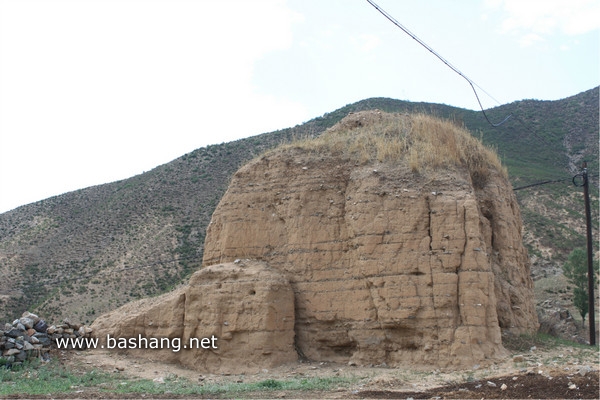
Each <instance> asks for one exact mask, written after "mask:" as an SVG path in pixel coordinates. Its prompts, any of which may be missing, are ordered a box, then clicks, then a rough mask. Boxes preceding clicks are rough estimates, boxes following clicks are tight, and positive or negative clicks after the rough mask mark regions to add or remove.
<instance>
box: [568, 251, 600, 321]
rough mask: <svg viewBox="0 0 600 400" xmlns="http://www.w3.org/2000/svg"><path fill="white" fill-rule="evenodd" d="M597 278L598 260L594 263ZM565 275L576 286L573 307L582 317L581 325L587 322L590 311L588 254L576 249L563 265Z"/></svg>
mask: <svg viewBox="0 0 600 400" xmlns="http://www.w3.org/2000/svg"><path fill="white" fill-rule="evenodd" d="M594 270H595V271H596V273H595V275H596V276H595V277H596V278H597V277H598V273H597V270H598V260H596V261H594ZM563 273H564V274H565V277H566V278H567V280H568V281H569V282H570V283H571V284H572V285H573V286H574V288H573V305H575V307H576V308H577V310H579V314H580V315H581V319H582V322H581V325H582V326H583V324H584V322H585V316H586V315H587V313H588V311H589V304H588V265H587V253H586V251H585V250H583V249H581V248H577V249H574V250H573V251H572V252H571V254H569V258H568V259H567V261H566V262H565V263H564V265H563Z"/></svg>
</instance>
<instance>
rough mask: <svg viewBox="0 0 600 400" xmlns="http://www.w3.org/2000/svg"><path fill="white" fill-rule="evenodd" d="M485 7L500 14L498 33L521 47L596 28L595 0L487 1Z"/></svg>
mask: <svg viewBox="0 0 600 400" xmlns="http://www.w3.org/2000/svg"><path fill="white" fill-rule="evenodd" d="M485 6H486V7H487V8H488V9H493V10H495V11H496V12H497V10H498V9H500V10H501V11H503V15H502V17H501V18H502V22H501V25H500V32H501V33H504V34H511V35H514V36H517V37H519V39H518V40H519V42H520V43H521V45H522V46H530V45H533V44H535V43H538V42H540V41H543V39H544V37H546V36H548V35H551V34H554V33H560V34H565V35H568V36H576V35H581V34H585V33H588V32H591V31H594V30H597V29H599V28H600V2H599V1H598V0H570V1H565V0H488V1H486V2H485ZM486 16H489V14H488V13H487V12H486V14H484V18H485V17H486Z"/></svg>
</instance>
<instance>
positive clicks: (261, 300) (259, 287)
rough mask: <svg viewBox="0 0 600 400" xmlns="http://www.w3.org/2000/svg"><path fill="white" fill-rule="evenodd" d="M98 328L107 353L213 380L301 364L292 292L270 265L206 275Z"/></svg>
mask: <svg viewBox="0 0 600 400" xmlns="http://www.w3.org/2000/svg"><path fill="white" fill-rule="evenodd" d="M92 329H93V335H94V336H95V337H97V338H98V339H99V340H100V345H102V346H104V348H109V347H112V349H113V350H115V351H118V350H122V351H125V352H128V353H130V354H132V355H134V356H139V357H146V358H151V359H154V360H157V359H160V360H163V361H165V362H172V363H175V362H176V363H179V364H181V365H184V366H187V367H189V368H192V369H197V370H200V371H205V372H212V373H241V372H249V371H258V370H260V369H262V368H270V367H273V366H276V365H281V364H285V363H288V362H292V361H296V360H297V358H298V356H297V354H296V352H295V351H294V294H293V292H292V289H291V286H290V284H289V282H288V281H287V279H286V278H285V277H283V276H282V275H281V274H280V273H278V272H277V271H276V270H273V269H271V268H269V267H268V266H267V265H266V264H265V263H262V262H255V261H249V260H243V261H241V260H238V261H237V262H232V263H227V264H220V265H213V266H210V267H207V268H203V269H201V270H200V271H197V272H196V273H194V274H193V275H192V277H191V278H190V281H189V283H188V284H187V285H185V286H182V287H181V288H179V289H177V290H175V291H173V292H171V293H168V294H166V295H163V296H160V297H156V298H152V299H144V300H140V301H137V302H133V303H129V304H126V305H124V306H123V307H120V308H118V309H116V310H114V311H112V312H110V313H107V314H104V315H102V316H101V317H99V318H98V319H97V320H96V321H95V322H94V324H93V325H92ZM109 335H110V338H111V339H112V343H109V342H108V341H107V337H108V336H109ZM144 339H145V340H144ZM153 339H155V340H154V342H153ZM167 339H168V340H167ZM130 340H131V341H130ZM203 340H204V341H203ZM119 341H123V342H122V345H120V344H121V343H119ZM125 341H127V342H125ZM153 343H154V344H153ZM140 344H141V345H142V346H145V348H142V349H139V347H140ZM184 346H185V347H184ZM134 347H138V348H135V349H134ZM186 347H187V348H186Z"/></svg>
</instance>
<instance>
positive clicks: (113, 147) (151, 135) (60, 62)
mask: <svg viewBox="0 0 600 400" xmlns="http://www.w3.org/2000/svg"><path fill="white" fill-rule="evenodd" d="M376 3H377V4H378V5H379V6H380V7H381V8H383V9H384V10H386V11H387V12H388V13H389V14H391V15H392V16H393V17H394V18H395V19H396V20H397V21H399V22H400V23H401V24H403V25H404V26H405V27H406V28H408V29H409V30H411V31H412V32H413V33H414V34H416V35H417V36H418V37H419V38H420V39H422V40H423V41H424V42H426V43H427V44H428V45H429V46H431V47H432V48H433V49H435V50H436V51H437V52H438V53H440V54H441V55H442V56H443V57H444V58H446V59H447V60H448V61H449V62H450V63H452V64H453V65H454V66H456V67H457V68H459V69H460V70H461V71H462V72H463V73H464V74H465V75H466V76H468V77H469V78H470V79H472V80H473V81H475V82H476V83H477V84H478V85H480V86H481V87H482V88H483V89H485V90H486V92H488V93H489V94H491V95H492V96H493V98H490V97H488V96H486V95H485V94H482V95H481V99H482V101H483V103H484V107H485V108H490V107H494V106H497V105H498V104H505V103H509V102H512V101H516V100H522V99H540V100H556V99H561V98H565V97H568V96H572V95H575V94H577V93H579V92H582V91H585V90H588V89H591V88H593V87H595V86H598V84H599V81H600V65H599V57H600V46H599V39H600V33H599V32H600V31H599V25H600V0H568V1H567V0H481V1H475V0H457V1H448V0H376ZM369 97H390V98H395V99H401V100H409V101H426V102H434V103H445V104H449V105H453V106H457V107H464V108H469V109H477V108H478V105H477V102H476V99H475V97H474V95H473V92H472V91H471V88H470V87H469V85H468V84H467V82H466V81H465V80H464V79H462V78H461V77H460V76H458V75H457V74H456V73H454V72H453V71H451V70H450V69H449V68H448V67H447V66H445V65H444V64H443V63H441V62H440V61H439V60H438V59H437V58H435V57H434V56H433V55H432V54H431V53H429V52H428V51H427V50H426V49H424V48H423V47H421V46H420V45H419V44H418V43H417V42H416V41H415V40H413V39H411V38H410V37H409V36H408V35H406V34H405V33H404V32H402V31H401V30H400V29H398V28H397V27H395V26H394V25H393V24H392V23H390V22H389V21H388V20H386V19H385V18H384V17H383V16H382V15H381V14H379V13H378V12H377V10H375V9H374V8H373V7H372V6H371V5H370V4H369V3H368V2H367V1H366V0H287V1H286V0H238V1H227V0H214V1H213V0H197V1H193V0H188V1H185V0H69V1H56V0H39V1H32V0H0V212H5V211H7V210H10V209H12V208H15V207H17V206H19V205H23V204H26V203H30V202H34V201H38V200H41V199H44V198H47V197H50V196H54V195H57V194H61V193H64V192H67V191H71V190H76V189H79V188H83V187H87V186H91V185H97V184H101V183H107V182H112V181H115V180H119V179H124V178H128V177H130V176H133V175H136V174H139V173H142V172H144V171H148V170H150V169H152V168H153V167H156V166H158V165H160V164H163V163H166V162H169V161H171V160H173V159H175V158H177V157H179V156H181V155H183V154H185V153H188V152H190V151H192V150H194V149H197V148H199V147H204V146H206V145H208V144H215V143H222V142H228V141H232V140H235V139H238V138H243V137H248V136H252V135H257V134H260V133H264V132H269V131H273V130H276V129H281V128H286V127H290V126H294V125H296V124H300V123H302V122H305V121H308V120H310V119H312V118H314V117H317V116H320V115H322V114H324V113H326V112H330V111H333V110H335V109H337V108H340V107H342V106H344V105H346V104H349V103H353V102H356V101H359V100H362V99H365V98H369ZM496 101H497V102H496Z"/></svg>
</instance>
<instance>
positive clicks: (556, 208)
mask: <svg viewBox="0 0 600 400" xmlns="http://www.w3.org/2000/svg"><path fill="white" fill-rule="evenodd" d="M369 109H381V110H382V111H387V112H409V113H412V112H425V113H428V114H433V115H435V116H438V117H441V118H445V119H450V120H453V121H454V122H455V123H457V124H459V125H464V126H465V127H467V128H468V129H469V130H470V131H471V132H472V133H473V134H474V135H476V136H479V137H481V138H482V140H483V141H484V142H485V143H486V144H489V145H492V146H494V147H496V149H497V151H498V153H499V155H500V156H501V158H502V161H503V162H504V163H505V165H506V166H507V168H508V170H509V178H510V180H511V183H512V184H513V186H517V185H518V186H521V185H525V184H529V183H534V182H536V181H539V180H542V179H543V178H556V177H565V178H568V177H569V174H573V173H575V172H576V171H573V169H574V168H577V167H578V165H577V163H578V162H580V161H581V160H583V159H588V161H589V170H590V172H591V174H597V171H598V161H597V160H598V146H597V143H598V139H597V138H598V131H597V126H598V87H596V88H593V89H591V90H588V91H586V92H582V93H579V94H577V95H574V96H570V97H567V98H565V99H562V100H555V101H540V100H522V101H518V102H514V103H510V104H506V105H502V106H499V107H495V108H492V109H489V110H486V112H487V113H488V116H489V117H490V119H491V120H493V121H496V120H500V119H501V118H503V116H505V115H508V114H511V113H512V114H514V116H516V117H518V119H517V118H511V119H509V121H507V122H506V123H505V124H503V126H501V127H499V128H491V127H490V126H489V125H488V124H487V122H486V121H485V119H484V117H483V115H481V112H477V111H471V110H464V109H460V108H457V107H452V106H448V105H443V104H430V103H411V102H407V101H402V100H394V99H387V98H372V99H365V100H362V101H359V102H356V103H353V104H349V105H346V106H344V107H341V108H339V109H337V110H334V111H332V112H330V113H326V114H324V115H323V116H320V117H317V118H314V119H312V120H310V121H308V122H305V123H303V124H300V125H296V126H295V127H291V128H286V129H281V130H278V131H274V132H268V133H264V134H261V135H256V136H252V137H249V138H245V139H239V140H236V141H233V142H229V143H222V144H219V145H210V146H206V147H203V148H199V149H196V150H193V151H191V152H189V153H187V154H184V155H183V156H181V157H178V158H176V159H175V160H173V161H171V162H169V163H166V164H163V165H159V166H157V167H155V168H153V169H152V170H150V171H147V172H145V173H143V174H139V175H135V176H133V177H131V178H128V179H124V180H120V181H116V182H111V183H107V184H102V185H96V186H91V187H88V188H84V189H79V190H76V191H73V192H69V193H65V194H62V195H58V196H54V197H51V198H48V199H45V200H41V201H39V202H35V203H31V204H28V205H24V206H21V207H18V208H16V209H14V210H11V211H8V212H6V213H3V214H0V274H1V275H2V276H5V277H7V279H4V280H3V282H1V283H0V319H1V320H5V319H7V320H8V319H10V318H12V317H14V316H16V315H18V314H20V313H21V312H22V311H24V310H25V309H29V310H36V311H38V312H40V313H42V314H43V315H47V316H49V317H57V318H60V317H64V316H67V315H68V316H70V317H72V318H77V319H80V320H82V321H87V322H89V321H93V319H94V318H95V317H96V316H97V315H99V314H100V313H101V312H104V311H107V310H110V309H114V308H116V307H117V306H119V305H121V304H123V303H124V302H127V301H129V300H133V299H138V298H142V297H146V296H152V295H157V294H160V293H164V292H165V291H167V290H168V289H170V288H172V287H174V286H176V285H177V284H179V283H180V282H182V281H183V280H184V279H185V278H186V277H187V276H189V275H190V274H191V273H192V272H193V271H194V270H195V269H197V268H199V266H200V261H201V258H202V252H203V243H204V235H205V231H206V226H207V225H208V223H209V222H210V218H211V215H212V212H213V210H214V208H215V207H216V205H217V203H218V202H219V200H220V198H221V197H222V195H223V193H224V192H225V190H226V189H227V185H228V183H229V178H230V177H231V175H232V174H233V173H234V172H235V171H236V170H237V169H238V168H239V167H241V166H242V165H243V164H244V163H246V162H248V161H250V160H251V159H252V158H254V157H256V156H258V155H260V154H261V153H263V152H264V151H266V150H268V149H271V148H273V147H275V146H277V145H279V144H281V143H285V142H289V141H290V140H293V139H294V138H301V137H304V136H315V135H319V134H320V133H322V132H323V131H325V130H326V129H327V128H329V127H331V126H333V125H334V124H335V123H337V122H338V121H339V120H341V119H342V118H343V117H344V116H346V115H347V114H348V113H350V112H357V111H362V110H369ZM592 192H594V194H595V196H594V199H595V202H596V203H595V204H596V205H597V198H598V196H597V180H596V181H595V186H594V190H593V191H592ZM574 193H576V192H574V191H573V190H572V189H571V188H569V189H567V188H566V187H564V186H558V187H557V186H556V185H547V186H541V187H538V188H537V189H536V190H535V191H520V192H518V196H517V197H518V199H519V203H520V204H521V208H522V210H523V215H524V219H525V225H526V231H527V234H528V235H527V241H526V244H527V246H528V248H529V252H530V255H531V256H532V261H533V263H534V266H535V265H537V266H538V267H539V268H541V269H556V268H558V264H559V263H560V261H561V260H562V259H564V257H565V256H566V254H568V249H569V248H571V247H574V246H580V245H584V243H585V242H583V241H582V239H583V236H582V235H583V229H582V228H581V227H578V226H577V222H576V221H577V220H578V219H579V217H580V216H581V215H582V213H583V211H582V210H581V209H582V206H581V207H579V206H578V201H580V199H578V198H577V196H575V195H574ZM536 199H537V200H540V199H542V200H543V201H541V202H540V201H536ZM540 204H542V205H546V207H545V208H546V211H544V210H541V209H540ZM597 208H598V207H597V206H596V207H594V209H595V210H597ZM548 209H552V210H553V213H552V214H548V213H547V210H548ZM562 214H565V216H562V217H561V218H562V219H561V220H560V221H559V222H556V221H554V219H555V218H556V215H562ZM594 221H595V227H594V229H595V231H594V234H597V226H598V223H597V215H596V216H595V218H594ZM559 238H560V240H559ZM580 243H581V244H580ZM548 249H550V250H548Z"/></svg>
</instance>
